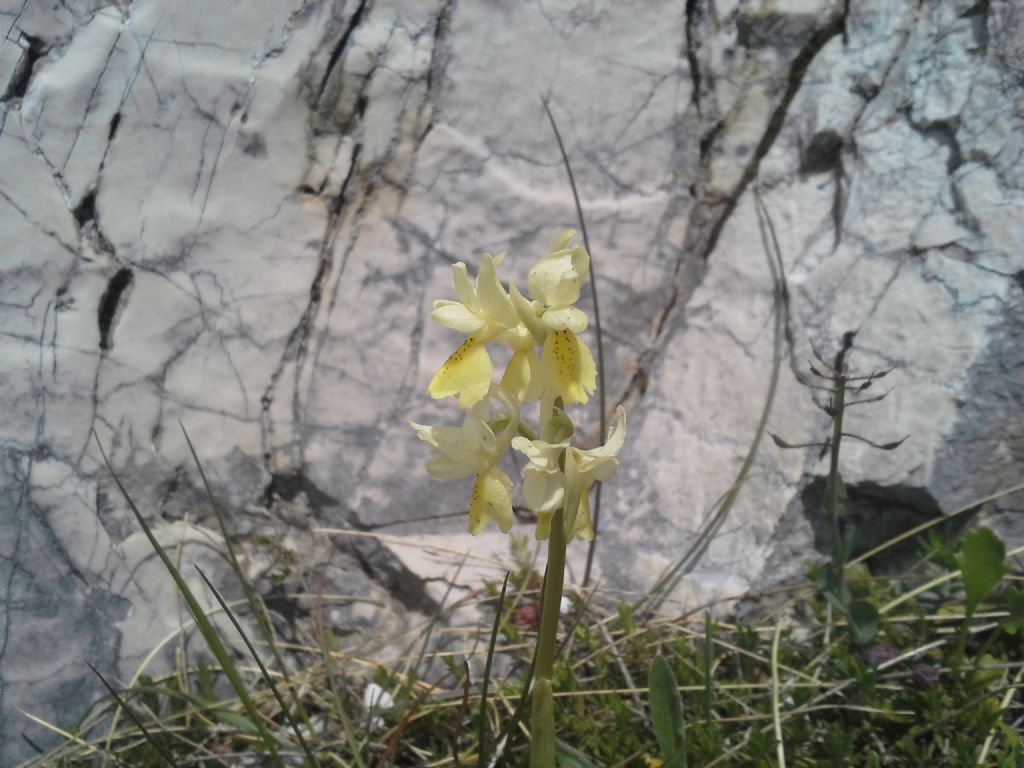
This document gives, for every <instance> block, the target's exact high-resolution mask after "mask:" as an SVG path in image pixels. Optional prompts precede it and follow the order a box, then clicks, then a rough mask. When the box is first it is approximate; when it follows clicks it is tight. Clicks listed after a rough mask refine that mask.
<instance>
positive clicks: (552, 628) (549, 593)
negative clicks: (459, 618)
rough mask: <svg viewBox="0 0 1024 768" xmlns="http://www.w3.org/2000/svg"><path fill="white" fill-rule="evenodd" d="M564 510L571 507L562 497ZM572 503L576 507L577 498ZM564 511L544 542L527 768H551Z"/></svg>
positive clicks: (561, 583) (564, 540)
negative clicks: (544, 566) (545, 551)
mask: <svg viewBox="0 0 1024 768" xmlns="http://www.w3.org/2000/svg"><path fill="white" fill-rule="evenodd" d="M566 496H567V499H566V507H568V505H570V504H572V503H573V499H572V498H568V497H569V496H570V494H566ZM575 503H577V504H579V498H578V497H577V498H576V500H575ZM565 520H566V514H565V508H562V509H559V510H558V511H557V512H555V516H554V519H553V520H552V521H551V538H550V539H549V540H548V567H547V574H546V575H545V577H544V594H543V596H542V597H541V604H540V629H539V631H538V635H537V656H536V659H537V665H536V671H535V675H536V677H535V679H534V685H533V697H532V702H531V703H532V707H533V714H532V716H531V718H530V731H531V733H530V768H555V711H554V704H553V701H552V698H551V677H552V675H553V674H554V670H555V649H556V643H557V640H558V619H559V614H560V609H561V607H562V586H563V584H564V583H565V550H566V545H567V540H566V535H565Z"/></svg>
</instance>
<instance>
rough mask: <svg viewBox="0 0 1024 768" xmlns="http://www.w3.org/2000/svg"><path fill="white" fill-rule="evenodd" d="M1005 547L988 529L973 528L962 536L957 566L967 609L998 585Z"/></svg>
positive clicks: (1004, 557)
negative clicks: (962, 583)
mask: <svg viewBox="0 0 1024 768" xmlns="http://www.w3.org/2000/svg"><path fill="white" fill-rule="evenodd" d="M1005 561H1006V546H1005V545H1004V544H1003V542H1002V539H1000V538H999V537H998V536H996V535H995V534H994V533H992V531H991V530H989V529H988V528H976V529H974V530H973V531H970V532H969V533H967V535H965V536H964V541H963V545H962V546H961V547H960V555H959V557H957V565H959V566H960V573H961V574H962V575H963V580H964V591H965V592H966V593H967V610H968V612H971V613H973V611H974V609H975V608H977V607H978V604H979V603H980V602H981V601H982V600H984V599H985V596H986V595H988V593H989V592H991V591H992V588H993V587H995V585H996V584H998V583H999V582H1000V581H1001V580H1002V578H1003V574H1004V573H1005V571H1006V563H1005Z"/></svg>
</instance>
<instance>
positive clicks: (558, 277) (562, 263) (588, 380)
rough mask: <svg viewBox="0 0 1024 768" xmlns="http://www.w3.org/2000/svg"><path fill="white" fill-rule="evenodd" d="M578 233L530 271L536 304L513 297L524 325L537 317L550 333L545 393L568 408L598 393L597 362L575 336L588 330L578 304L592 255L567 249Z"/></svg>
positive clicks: (544, 356) (561, 240)
mask: <svg viewBox="0 0 1024 768" xmlns="http://www.w3.org/2000/svg"><path fill="white" fill-rule="evenodd" d="M575 234H576V232H575V230H571V229H569V230H566V231H565V232H563V233H562V234H561V235H559V237H558V239H557V240H555V242H554V245H552V247H551V251H550V252H548V254H547V255H546V256H544V257H543V258H542V259H541V260H540V261H539V262H537V264H536V265H535V266H534V267H533V269H531V270H530V274H529V276H528V277H527V285H528V286H529V288H530V294H531V295H532V296H533V298H534V301H533V302H530V303H527V302H525V300H522V301H520V298H521V297H516V296H515V295H514V294H513V297H512V298H513V300H514V302H513V303H514V306H515V309H517V310H518V312H519V316H520V318H521V319H523V320H524V324H526V325H527V327H529V323H528V322H527V321H526V319H525V318H523V316H524V315H529V314H530V313H534V315H535V317H536V318H537V320H539V324H540V325H541V326H542V327H543V329H544V331H546V334H545V337H544V339H543V344H544V347H543V350H542V351H541V357H540V360H541V371H542V375H543V377H544V381H545V389H546V391H548V392H549V393H550V395H551V397H552V398H555V397H561V398H562V400H563V402H564V403H565V404H566V405H570V404H572V403H585V402H587V399H588V398H589V397H590V395H591V394H592V393H593V392H594V390H595V389H596V388H597V366H596V365H595V364H594V357H593V355H591V354H590V350H589V349H588V348H587V345H586V344H584V343H583V342H582V341H581V340H580V338H579V337H578V336H577V335H576V334H578V333H582V332H583V331H585V330H586V328H587V316H586V315H585V314H584V313H583V312H582V311H581V310H579V309H577V308H576V307H575V306H573V305H574V304H575V303H576V302H577V301H578V300H579V297H580V288H581V286H582V285H583V283H584V281H586V279H587V277H588V276H589V274H590V255H589V254H588V253H587V251H586V249H585V248H583V247H581V246H578V245H575V246H572V247H571V248H569V247H567V246H568V244H569V241H570V240H572V238H573V237H574V236H575Z"/></svg>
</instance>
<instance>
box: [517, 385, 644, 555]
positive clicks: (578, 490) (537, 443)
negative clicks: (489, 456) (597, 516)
mask: <svg viewBox="0 0 1024 768" xmlns="http://www.w3.org/2000/svg"><path fill="white" fill-rule="evenodd" d="M615 417H616V422H615V426H614V427H612V430H611V432H610V433H609V434H608V439H607V440H606V441H605V444H604V445H602V446H599V447H597V448H591V449H589V450H583V449H581V448H576V447H574V446H572V445H570V444H569V442H568V441H566V442H560V443H549V442H545V441H543V440H528V439H527V438H525V437H514V438H512V447H513V448H514V449H515V450H517V451H519V452H520V453H523V454H525V456H526V458H527V459H529V462H530V463H529V464H527V465H526V466H525V467H524V468H523V501H524V502H525V503H526V505H527V506H528V507H529V508H530V509H532V510H533V511H534V512H536V513H537V538H538V539H546V538H548V537H549V536H550V535H551V520H552V518H553V517H554V515H555V512H557V511H558V509H559V507H561V506H562V505H563V504H565V500H566V498H570V499H572V498H578V499H579V507H578V509H576V510H568V509H567V510H566V525H567V526H568V529H567V530H566V535H567V537H572V536H576V537H577V538H580V539H584V540H586V541H589V540H591V539H593V538H594V527H593V523H592V522H591V519H590V500H589V494H590V487H591V486H592V485H593V484H594V483H595V482H598V481H605V480H609V479H611V477H612V476H613V475H614V474H615V473H616V472H617V471H618V469H619V451H620V450H622V445H623V443H624V442H625V440H626V411H625V409H624V408H623V407H622V406H621V405H620V406H619V407H618V408H617V409H616V410H615ZM563 452H564V456H565V462H564V463H565V470H564V472H563V471H562V470H561V469H559V458H560V457H561V456H562V455H563Z"/></svg>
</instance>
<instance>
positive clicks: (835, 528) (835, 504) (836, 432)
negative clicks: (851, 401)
mask: <svg viewBox="0 0 1024 768" xmlns="http://www.w3.org/2000/svg"><path fill="white" fill-rule="evenodd" d="M845 401H846V379H845V377H843V376H842V375H841V374H840V375H839V377H838V380H837V381H836V395H835V401H834V402H833V405H832V408H833V410H832V455H831V463H830V465H829V469H828V475H829V480H830V481H831V482H830V483H829V499H828V506H829V513H830V514H831V517H832V535H833V536H834V537H835V538H834V539H833V541H834V542H835V544H834V545H833V546H834V549H833V553H834V557H833V563H834V564H835V566H836V569H837V571H838V572H839V574H842V569H843V567H844V566H845V565H846V563H845V562H844V560H845V559H846V558H845V557H844V554H843V548H844V542H843V539H842V530H841V528H840V524H839V443H840V442H841V441H842V439H843V409H844V407H845Z"/></svg>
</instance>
